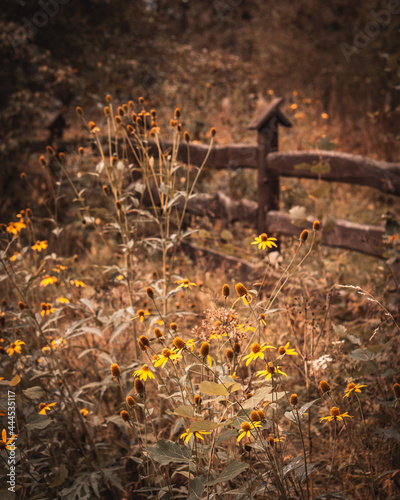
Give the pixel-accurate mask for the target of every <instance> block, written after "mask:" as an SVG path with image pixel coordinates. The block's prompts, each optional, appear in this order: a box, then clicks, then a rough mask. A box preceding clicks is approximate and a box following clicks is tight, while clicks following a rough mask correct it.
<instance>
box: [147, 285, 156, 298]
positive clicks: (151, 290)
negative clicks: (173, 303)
mask: <svg viewBox="0 0 400 500" xmlns="http://www.w3.org/2000/svg"><path fill="white" fill-rule="evenodd" d="M146 295H147V297H149V299H154V290H153V289H152V288H151V286H148V287H147V288H146Z"/></svg>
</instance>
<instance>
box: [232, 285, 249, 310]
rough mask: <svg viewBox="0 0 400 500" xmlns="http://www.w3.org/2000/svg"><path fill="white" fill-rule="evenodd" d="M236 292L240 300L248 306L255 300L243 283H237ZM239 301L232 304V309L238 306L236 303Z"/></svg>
mask: <svg viewBox="0 0 400 500" xmlns="http://www.w3.org/2000/svg"><path fill="white" fill-rule="evenodd" d="M235 290H236V293H237V294H238V295H239V299H242V300H243V302H244V304H245V305H246V306H248V305H249V304H250V302H251V301H252V300H253V297H252V296H251V295H250V293H249V292H248V290H247V288H246V287H245V286H244V285H243V283H237V284H236V285H235ZM239 299H236V300H235V302H234V303H233V304H232V307H233V306H234V305H235V304H236V302H237V301H238V300H239Z"/></svg>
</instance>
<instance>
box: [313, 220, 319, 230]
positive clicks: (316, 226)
mask: <svg viewBox="0 0 400 500" xmlns="http://www.w3.org/2000/svg"><path fill="white" fill-rule="evenodd" d="M320 227H321V224H320V222H319V220H315V221H314V224H313V225H312V228H313V229H314V231H319V229H320Z"/></svg>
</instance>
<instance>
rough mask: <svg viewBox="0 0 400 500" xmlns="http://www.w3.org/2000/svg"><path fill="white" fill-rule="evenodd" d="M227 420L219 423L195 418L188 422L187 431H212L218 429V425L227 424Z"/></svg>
mask: <svg viewBox="0 0 400 500" xmlns="http://www.w3.org/2000/svg"><path fill="white" fill-rule="evenodd" d="M228 423H229V421H227V422H224V423H223V424H220V423H218V422H212V421H211V420H197V421H196V422H193V423H192V424H190V427H189V432H199V431H213V430H214V429H218V427H223V426H225V425H227V424H228Z"/></svg>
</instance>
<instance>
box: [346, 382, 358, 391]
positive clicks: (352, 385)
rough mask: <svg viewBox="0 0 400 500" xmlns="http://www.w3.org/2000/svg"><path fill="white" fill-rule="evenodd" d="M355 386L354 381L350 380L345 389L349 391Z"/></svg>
mask: <svg viewBox="0 0 400 500" xmlns="http://www.w3.org/2000/svg"><path fill="white" fill-rule="evenodd" d="M355 386H356V384H355V383H354V382H350V384H347V390H348V391H351V390H352V389H354V387H355Z"/></svg>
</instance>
